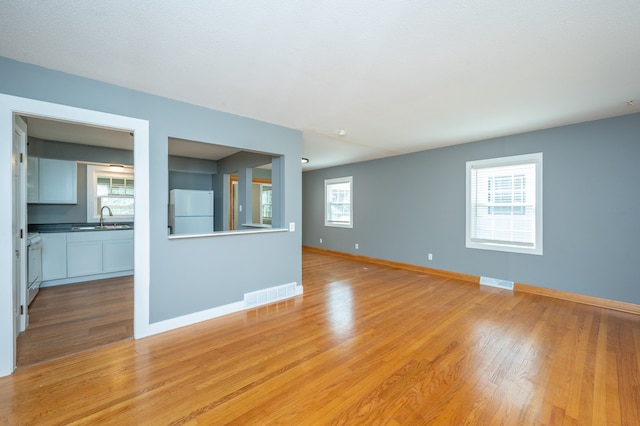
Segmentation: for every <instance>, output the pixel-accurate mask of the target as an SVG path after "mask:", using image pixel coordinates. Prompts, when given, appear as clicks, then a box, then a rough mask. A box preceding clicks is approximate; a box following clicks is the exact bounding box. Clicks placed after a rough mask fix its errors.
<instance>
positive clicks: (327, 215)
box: [324, 176, 353, 228]
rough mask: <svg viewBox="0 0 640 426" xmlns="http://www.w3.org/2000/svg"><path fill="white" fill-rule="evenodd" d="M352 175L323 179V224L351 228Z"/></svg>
mask: <svg viewBox="0 0 640 426" xmlns="http://www.w3.org/2000/svg"><path fill="white" fill-rule="evenodd" d="M352 189H353V176H348V177H342V178H335V179H326V180H325V181H324V226H335V227H342V228H353V208H352V206H353V190H352Z"/></svg>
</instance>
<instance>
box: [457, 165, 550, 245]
mask: <svg viewBox="0 0 640 426" xmlns="http://www.w3.org/2000/svg"><path fill="white" fill-rule="evenodd" d="M466 194H467V214H466V216H467V218H466V219H467V226H466V246H467V247H469V248H479V249H486V250H498V251H509V252H514V253H530V254H542V153H536V154H527V155H518V156H513V157H503V158H494V159H489V160H479V161H468V162H467V192H466Z"/></svg>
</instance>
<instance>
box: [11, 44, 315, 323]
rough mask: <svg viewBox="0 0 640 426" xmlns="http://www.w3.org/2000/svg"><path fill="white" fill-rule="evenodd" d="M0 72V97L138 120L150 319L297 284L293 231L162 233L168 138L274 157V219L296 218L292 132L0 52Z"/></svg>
mask: <svg viewBox="0 0 640 426" xmlns="http://www.w3.org/2000/svg"><path fill="white" fill-rule="evenodd" d="M0 74H1V75H2V79H0V92H1V93H5V94H8V95H13V96H20V97H25V98H31V99H37V100H41V101H46V102H52V103H57V104H63V105H69V106H74V107H79V108H85V109H90V110H96V111H102V112H107V113H113V114H118V115H123V116H128V117H134V118H139V119H143V120H148V122H149V145H150V146H149V153H148V155H149V163H150V170H149V180H150V182H151V185H150V186H151V189H150V194H149V198H150V206H149V207H150V211H151V217H150V241H149V246H150V267H151V272H150V290H149V292H150V293H149V299H150V306H149V312H150V314H149V315H150V322H151V323H156V322H159V321H162V320H168V319H172V318H177V317H180V316H184V315H188V314H192V313H196V312H200V311H204V310H207V309H212V308H215V307H219V306H223V305H226V304H229V303H233V302H238V301H241V300H242V299H243V295H244V293H246V292H251V291H256V290H259V289H264V288H268V287H272V286H277V285H281V284H286V283H292V282H295V283H298V284H300V283H301V281H302V255H301V252H300V245H301V233H300V232H299V231H296V232H278V233H269V234H246V235H230V236H216V237H203V238H187V239H177V240H169V239H168V237H167V219H168V218H167V216H168V209H167V205H168V203H169V188H168V185H169V172H168V138H169V137H170V136H171V137H175V138H180V139H186V140H192V141H199V142H203V143H211V144H224V145H227V146H231V147H237V148H240V149H246V150H250V151H257V152H270V153H275V154H279V155H281V156H282V158H283V159H284V163H285V166H284V169H283V170H284V176H283V179H282V181H283V186H284V190H285V192H286V197H285V198H284V216H285V217H284V220H285V221H286V222H287V223H288V222H296V223H298V224H299V223H300V222H301V219H302V203H301V165H300V157H301V156H302V135H301V133H300V132H299V131H297V130H293V129H288V128H284V127H281V126H276V125H273V124H269V123H264V122H260V121H257V120H252V119H249V118H245V117H240V116H236V115H232V114H228V113H224V112H220V111H216V110H213V109H209V108H204V107H201V106H196V105H191V104H187V103H184V102H179V101H176V100H171V99H167V98H163V97H159V96H154V95H150V94H147V93H143V92H138V91H134V90H129V89H126V88H123V87H119V86H115V85H112V84H108V83H104V82H99V81H95V80H90V79H87V78H82V77H78V76H75V75H71V74H66V73H61V72H58V71H53V70H49V69H45V68H42V67H37V66H33V65H30V64H26V63H22V62H17V61H13V60H10V59H7V58H2V57H0ZM214 101H215V100H214ZM5 167H9V165H8V164H7V165H4V166H3V169H5ZM297 229H298V230H299V229H300V227H299V226H298V227H297ZM248 266H250V267H248Z"/></svg>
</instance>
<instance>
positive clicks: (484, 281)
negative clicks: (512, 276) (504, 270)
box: [480, 277, 513, 291]
mask: <svg viewBox="0 0 640 426" xmlns="http://www.w3.org/2000/svg"><path fill="white" fill-rule="evenodd" d="M480 285H486V286H489V287H497V288H502V289H505V290H511V291H513V281H507V280H500V279H498V278H489V277H480Z"/></svg>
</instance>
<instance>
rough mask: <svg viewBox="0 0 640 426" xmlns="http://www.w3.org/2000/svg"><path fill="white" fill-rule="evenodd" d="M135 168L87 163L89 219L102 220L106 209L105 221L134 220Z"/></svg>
mask: <svg viewBox="0 0 640 426" xmlns="http://www.w3.org/2000/svg"><path fill="white" fill-rule="evenodd" d="M134 200H135V198H134V178H133V169H132V168H130V167H123V166H107V165H105V166H96V165H87V221H88V222H97V221H98V220H100V210H101V209H102V208H103V207H109V209H110V210H111V213H113V216H110V215H109V212H108V211H107V210H106V209H105V211H104V218H105V221H111V222H113V221H132V220H133V217H134Z"/></svg>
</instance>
